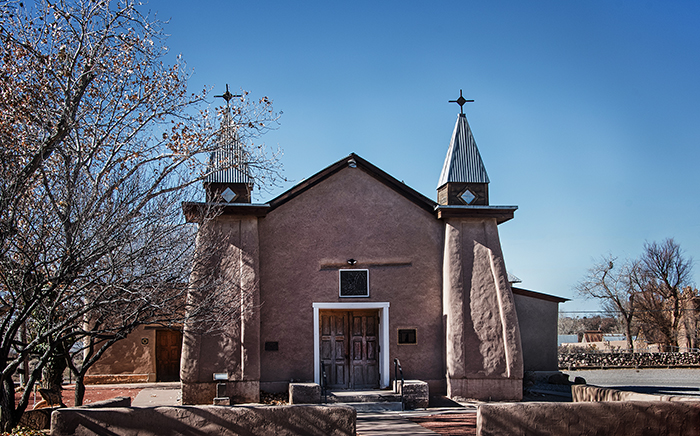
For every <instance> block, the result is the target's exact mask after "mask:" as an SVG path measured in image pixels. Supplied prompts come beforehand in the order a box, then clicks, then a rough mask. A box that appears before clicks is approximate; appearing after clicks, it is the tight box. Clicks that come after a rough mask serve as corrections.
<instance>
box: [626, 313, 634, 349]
mask: <svg viewBox="0 0 700 436" xmlns="http://www.w3.org/2000/svg"><path fill="white" fill-rule="evenodd" d="M625 335H626V336H627V349H628V350H629V352H630V353H634V340H632V320H631V319H627V318H625Z"/></svg>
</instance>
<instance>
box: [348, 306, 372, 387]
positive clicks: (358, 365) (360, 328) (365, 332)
mask: <svg viewBox="0 0 700 436" xmlns="http://www.w3.org/2000/svg"><path fill="white" fill-rule="evenodd" d="M352 321H353V322H352V325H353V328H352V339H351V340H352V345H353V346H352V350H351V351H352V355H351V359H350V362H351V365H352V376H353V379H352V382H351V384H352V387H353V388H355V389H373V388H377V387H379V361H378V357H379V356H378V349H377V339H378V338H377V326H378V325H377V324H378V318H377V313H376V311H355V312H353V314H352Z"/></svg>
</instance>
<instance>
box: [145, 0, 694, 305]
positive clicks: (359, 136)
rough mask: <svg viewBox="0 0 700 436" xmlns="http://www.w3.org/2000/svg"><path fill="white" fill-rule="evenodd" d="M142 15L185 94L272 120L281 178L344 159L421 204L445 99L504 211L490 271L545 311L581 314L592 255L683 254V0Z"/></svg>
mask: <svg viewBox="0 0 700 436" xmlns="http://www.w3.org/2000/svg"><path fill="white" fill-rule="evenodd" d="M146 7H147V8H149V9H150V10H151V11H152V12H157V14H158V17H159V18H160V19H162V20H169V21H170V23H169V24H168V25H167V27H166V32H167V33H169V34H171V37H170V38H169V40H168V45H169V47H170V49H171V51H172V52H173V53H181V54H182V55H183V57H184V59H185V60H186V61H187V63H188V66H189V67H190V68H191V69H192V70H193V76H192V79H191V86H192V89H193V90H198V89H200V88H202V87H204V86H213V87H214V93H215V94H218V93H220V92H222V91H223V89H224V87H225V84H226V83H229V84H230V85H231V88H232V90H237V89H239V88H243V89H245V90H248V91H250V93H251V96H252V97H262V96H263V95H267V96H269V97H271V98H272V99H273V101H274V105H275V108H276V109H277V110H281V111H283V112H284V115H283V116H282V118H281V120H280V121H281V124H280V127H279V129H277V130H275V131H272V132H270V133H268V134H267V135H265V136H264V137H263V140H264V142H266V143H267V144H268V145H269V146H272V147H277V146H279V147H281V148H282V149H283V150H284V156H283V158H282V160H283V164H284V168H285V175H286V177H287V178H289V179H290V180H291V181H299V180H301V179H303V178H305V177H308V176H310V175H312V174H314V173H316V172H317V171H319V170H321V169H323V168H325V167H326V166H328V165H329V164H331V163H333V162H335V161H337V160H338V159H340V158H342V157H344V156H346V155H347V154H349V153H351V152H355V153H357V154H359V155H360V156H362V157H364V158H365V159H368V160H369V161H370V162H372V163H374V164H375V165H377V166H379V167H380V168H382V169H383V170H385V171H387V172H388V173H390V174H392V175H393V176H394V177H396V178H397V179H399V180H403V181H404V182H405V183H406V184H408V185H409V186H411V187H412V188H414V189H416V190H418V191H419V192H421V193H423V194H424V195H426V196H428V197H430V198H436V191H435V189H436V184H437V180H438V177H439V175H440V170H441V168H442V163H443V160H444V158H445V153H446V151H447V146H448V144H449V139H450V134H451V133H452V129H453V127H454V123H455V121H456V118H457V114H458V113H459V107H458V106H457V105H455V104H449V103H448V102H447V101H448V100H453V99H456V98H457V97H458V96H459V90H460V89H463V90H464V96H465V98H470V99H475V100H476V102H475V103H469V104H467V105H466V106H465V112H466V113H467V117H468V119H469V122H470V124H471V127H472V131H473V133H474V136H475V139H476V142H477V145H478V146H479V149H480V151H481V155H482V157H483V160H484V163H485V165H486V169H487V171H488V173H489V177H490V179H491V185H490V197H491V204H494V205H517V206H519V210H518V211H517V212H516V215H515V219H513V220H512V221H509V222H507V223H505V224H503V225H502V226H500V231H501V243H502V246H503V251H504V254H505V260H506V266H507V268H508V269H509V270H510V271H511V272H512V273H514V274H515V275H517V276H519V277H520V278H521V279H522V280H523V283H522V284H521V285H522V287H524V288H527V289H532V290H536V291H540V292H544V293H549V294H554V295H559V296H563V297H566V298H573V301H571V302H568V303H566V304H564V305H562V306H561V307H560V309H561V310H564V311H576V310H590V309H596V308H597V303H595V302H590V301H584V300H581V299H580V298H579V297H577V296H576V295H575V294H574V293H573V289H572V288H573V286H574V285H575V284H576V283H577V282H578V281H579V280H580V279H581V278H582V277H583V275H584V274H585V272H586V270H587V268H589V267H590V265H591V264H592V263H593V262H594V261H595V259H597V258H599V257H600V256H601V255H604V254H608V253H611V254H614V255H617V256H620V257H623V258H625V257H629V258H632V257H636V256H638V255H639V254H640V253H641V251H642V247H643V244H644V242H645V241H659V242H660V241H662V240H663V239H664V238H667V237H673V238H675V239H676V241H677V242H679V243H680V244H681V247H682V248H684V249H685V251H686V253H687V254H688V255H689V256H692V257H694V258H695V259H698V260H700V202H699V201H698V200H699V198H698V197H699V195H698V187H699V186H700V182H699V181H698V175H697V172H698V164H699V163H700V151H699V150H700V147H699V145H700V3H698V2H690V1H687V2H683V1H666V2H660V1H659V2H650V1H644V0H638V1H616V0H604V1H603V0H592V1H586V2H566V1H534V2H523V1H493V2H474V1H458V2H457V1H443V2H413V1H401V2H392V1H385V2H376V1H373V2H365V1H353V2H338V1H318V2H277V1H264V0H263V1H247V2H224V1H218V2H206V1H202V2H192V1H179V0H178V1H174V0H168V1H160V0H152V1H150V2H149V3H148V4H147V5H146ZM291 185H292V183H291V182H290V183H287V184H284V185H283V186H282V187H281V188H279V189H277V190H275V191H273V192H272V193H261V194H259V195H257V200H263V201H264V200H268V199H270V198H272V197H273V196H274V195H276V194H278V193H280V192H282V191H283V190H285V189H287V188H289V187H291ZM698 268H700V266H697V265H696V269H698ZM698 271H700V269H698ZM696 277H698V272H697V271H696Z"/></svg>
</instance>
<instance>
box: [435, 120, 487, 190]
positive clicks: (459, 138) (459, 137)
mask: <svg viewBox="0 0 700 436" xmlns="http://www.w3.org/2000/svg"><path fill="white" fill-rule="evenodd" d="M449 182H459V183H489V176H488V174H486V168H485V167H484V162H483V161H482V160H481V155H480V154H479V149H478V148H477V147H476V141H474V136H473V135H472V130H471V128H470V127H469V123H468V122H467V117H466V115H464V114H459V117H458V118H457V123H456V124H455V129H454V131H453V132H452V139H451V140H450V148H448V149H447V156H446V157H445V164H444V165H443V166H442V173H441V174H440V180H439V181H438V189H439V188H440V187H442V186H443V185H444V184H445V183H449Z"/></svg>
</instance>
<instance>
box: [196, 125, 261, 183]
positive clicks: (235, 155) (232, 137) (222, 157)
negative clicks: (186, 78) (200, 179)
mask: <svg viewBox="0 0 700 436" xmlns="http://www.w3.org/2000/svg"><path fill="white" fill-rule="evenodd" d="M217 142H218V143H219V149H218V150H216V151H214V152H213V153H212V154H211V156H210V158H209V171H210V174H209V175H208V176H207V177H206V179H205V181H206V182H209V183H246V184H250V183H252V182H253V178H252V177H250V174H249V171H248V163H247V162H246V153H245V150H243V147H242V145H241V141H240V138H239V137H238V131H237V129H236V126H234V125H233V123H232V122H231V115H230V113H229V112H228V111H226V112H224V116H223V118H222V120H221V129H220V131H219V135H218V138H217Z"/></svg>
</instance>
